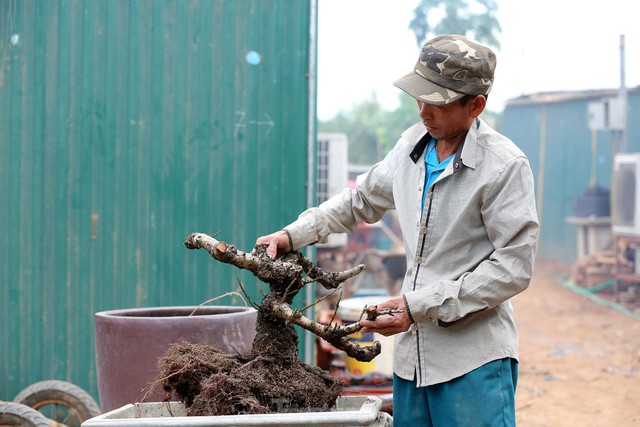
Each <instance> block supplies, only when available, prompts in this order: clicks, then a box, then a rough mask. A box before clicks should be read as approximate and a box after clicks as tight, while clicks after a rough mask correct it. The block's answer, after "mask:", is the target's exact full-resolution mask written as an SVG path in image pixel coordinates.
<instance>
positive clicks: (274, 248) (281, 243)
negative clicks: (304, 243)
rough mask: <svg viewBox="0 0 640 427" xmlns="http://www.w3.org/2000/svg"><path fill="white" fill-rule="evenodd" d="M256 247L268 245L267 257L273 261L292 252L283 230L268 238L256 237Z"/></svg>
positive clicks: (287, 236)
mask: <svg viewBox="0 0 640 427" xmlns="http://www.w3.org/2000/svg"><path fill="white" fill-rule="evenodd" d="M256 245H268V246H267V255H269V256H270V257H271V258H273V259H276V257H280V256H282V255H284V254H285V253H287V252H291V251H292V250H293V248H292V247H291V243H290V242H289V235H288V234H287V232H286V231H284V230H280V231H276V232H275V233H272V234H269V235H268V236H262V237H258V240H256Z"/></svg>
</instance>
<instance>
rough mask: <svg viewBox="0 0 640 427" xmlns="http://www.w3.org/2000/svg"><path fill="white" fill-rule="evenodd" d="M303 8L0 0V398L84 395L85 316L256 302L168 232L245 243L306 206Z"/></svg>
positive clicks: (303, 4) (309, 45) (277, 2)
mask: <svg viewBox="0 0 640 427" xmlns="http://www.w3.org/2000/svg"><path fill="white" fill-rule="evenodd" d="M314 8H315V3H313V2H309V1H299V0H261V1H249V0H236V1H231V0H227V1H224V0H217V1H216V0H211V1H160V0H158V1H154V0H141V1H124V0H113V1H107V0H101V1H84V0H46V1H44V0H42V1H35V0H0V348H2V351H0V400H10V399H12V398H13V397H14V395H15V394H16V393H17V392H18V391H19V390H21V389H22V388H24V387H26V386H28V385H30V384H32V383H33V382H36V381H40V380H44V379H62V380H67V381H71V382H73V383H74V384H77V385H79V386H80V387H82V388H84V389H85V390H87V391H89V392H90V393H91V394H92V395H94V396H95V397H96V398H97V385H96V375H95V357H94V341H93V328H94V322H93V314H94V313H95V312H98V311H102V310H109V309H116V308H128V307H141V306H157V305H162V306H167V305H197V304H199V303H201V302H203V301H205V300H207V299H209V298H212V297H215V296H218V295H221V294H223V293H225V292H227V291H230V290H235V289H237V287H238V285H237V279H240V280H241V281H242V282H244V284H245V285H247V286H246V287H247V288H248V289H250V290H252V291H251V293H252V295H253V297H254V298H256V299H258V300H259V295H260V293H259V292H258V289H257V288H258V286H259V285H258V283H256V281H255V279H254V278H253V276H252V275H251V274H246V273H244V272H242V271H240V270H237V269H235V268H232V267H229V266H226V265H221V264H219V263H217V262H214V261H213V260H212V259H211V258H210V257H209V256H208V255H207V254H206V253H204V252H203V251H199V252H193V251H188V250H187V249H185V248H184V247H183V246H182V242H183V240H184V238H185V237H186V236H187V235H188V234H189V233H190V232H193V231H201V232H206V233H209V234H213V233H217V232H220V234H219V236H218V239H220V240H223V241H227V242H231V243H234V244H236V246H238V247H239V248H241V249H244V250H250V249H251V248H252V247H253V243H254V242H255V239H256V237H257V236H259V235H262V234H265V233H267V232H270V231H274V230H276V229H278V228H280V227H282V226H283V225H285V224H286V223H288V222H289V221H291V220H293V219H294V218H295V215H297V213H298V212H299V211H301V210H302V209H303V208H305V207H306V206H307V200H308V199H307V187H308V186H307V178H308V175H309V174H308V168H309V162H308V145H309V135H312V134H313V133H312V132H310V130H313V129H310V128H313V126H314V125H313V120H310V119H309V117H311V116H312V115H313V113H314V111H312V114H311V115H310V114H309V112H310V109H312V110H314V109H315V98H314V94H315V81H314V80H313V79H312V78H310V76H313V75H315V69H313V67H314V65H311V66H310V64H315V58H314V57H313V55H315V47H314V43H315V35H314V34H313V30H314V29H315V23H314V22H313V20H314V19H315V12H314ZM252 51H253V52H257V53H258V54H259V55H260V58H259V59H260V61H259V63H256V62H257V61H255V58H256V57H255V55H254V57H253V58H252V57H249V59H248V58H247V54H248V53H249V52H252ZM310 89H311V90H310ZM310 98H314V99H310ZM312 140H313V138H312ZM311 146H313V143H311ZM311 165H313V163H311ZM217 303H218V304H223V305H226V304H233V305H240V304H242V302H241V301H240V300H231V299H228V300H226V301H225V300H221V301H219V302H217ZM123 351H126V350H123Z"/></svg>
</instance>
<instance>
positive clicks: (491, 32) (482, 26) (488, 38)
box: [409, 0, 502, 48]
mask: <svg viewBox="0 0 640 427" xmlns="http://www.w3.org/2000/svg"><path fill="white" fill-rule="evenodd" d="M497 9H498V6H497V4H496V1H495V0H420V2H419V3H418V6H416V8H415V9H414V11H413V20H411V23H410V24H409V29H411V30H412V31H413V32H414V33H415V36H416V43H417V44H418V46H419V47H421V46H422V45H423V44H424V42H425V41H427V40H428V39H429V38H431V37H434V36H437V35H441V34H461V35H466V36H469V37H471V38H473V39H475V40H477V41H479V42H481V43H486V44H487V45H489V46H491V47H495V48H500V42H499V41H498V38H497V34H498V33H500V31H502V28H501V27H500V23H499V22H498V19H497V18H496V15H495V14H496V11H497Z"/></svg>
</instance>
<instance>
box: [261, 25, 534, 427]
mask: <svg viewBox="0 0 640 427" xmlns="http://www.w3.org/2000/svg"><path fill="white" fill-rule="evenodd" d="M495 65H496V57H495V54H494V53H493V52H492V51H491V50H490V49H489V48H487V47H485V46H483V45H481V44H479V43H477V42H475V41H473V40H470V39H468V38H466V37H463V36H459V35H448V36H441V37H436V38H434V39H432V40H429V41H428V42H426V43H425V45H424V46H423V48H422V52H421V54H420V57H419V59H418V62H417V63H416V65H415V67H414V70H413V71H412V72H411V73H409V74H408V75H406V76H404V77H402V78H401V79H399V80H397V81H396V82H395V83H394V84H395V85H396V86H397V87H399V88H400V89H402V90H403V91H405V92H406V93H408V94H409V95H411V96H412V97H414V98H415V99H416V100H417V104H418V109H419V115H420V118H421V122H419V123H417V124H416V125H414V126H412V127H411V128H409V129H407V130H406V131H405V132H404V133H403V134H402V136H401V137H400V139H399V141H398V142H397V144H396V146H395V147H394V148H393V150H392V151H391V152H390V153H389V154H388V155H387V156H386V157H385V159H384V160H382V161H381V162H379V163H378V164H376V165H374V166H372V167H371V169H370V170H369V171H368V172H367V173H365V174H363V175H361V176H359V177H358V179H357V183H356V188H355V189H346V190H344V191H343V192H342V193H341V194H340V195H338V196H336V197H334V198H332V199H330V200H328V201H327V202H325V203H323V204H322V205H320V206H319V207H318V208H312V209H309V210H307V211H305V212H303V213H302V214H301V215H300V216H299V218H298V219H297V220H296V221H295V222H293V223H292V224H290V225H288V226H287V227H285V228H284V230H282V231H279V232H277V233H274V234H271V235H269V236H263V237H260V238H259V239H258V240H257V243H263V244H268V250H267V251H268V253H269V254H270V255H271V256H272V257H275V256H276V255H277V254H278V253H281V252H286V251H290V250H294V249H298V248H301V247H303V246H305V245H309V244H313V243H315V242H322V241H324V240H325V239H326V237H327V236H328V235H329V234H330V233H343V232H351V231H353V230H354V229H355V227H356V224H357V222H358V221H359V220H364V221H366V222H369V223H372V222H375V221H378V220H379V219H380V218H382V216H383V214H384V213H385V212H386V211H387V210H389V209H396V211H397V215H398V219H399V222H400V226H401V229H402V235H403V239H404V244H405V249H406V255H407V272H406V275H405V278H404V282H403V286H402V292H401V293H402V295H401V296H399V297H395V298H392V299H390V300H389V301H387V302H385V303H384V304H380V305H379V306H378V308H379V309H382V308H394V309H395V308H400V309H402V310H403V312H402V313H401V314H398V315H394V316H383V317H380V318H378V319H377V320H376V321H366V320H365V321H362V325H363V326H364V329H363V332H378V333H381V334H383V335H386V336H389V335H395V336H396V339H395V350H394V390H393V412H394V425H396V426H418V425H420V426H438V427H440V426H475V425H478V426H480V425H481V426H503V425H504V426H514V425H515V388H516V382H517V369H518V362H517V357H518V337H517V331H516V325H515V321H514V316H513V311H512V306H511V303H510V302H509V299H510V298H511V297H513V296H514V295H516V294H518V293H520V292H522V291H523V290H524V289H526V288H527V287H528V285H529V281H530V279H531V275H532V272H533V264H534V258H535V250H536V245H537V238H538V229H539V224H538V219H537V214H536V208H535V200H534V188H533V176H532V173H531V168H530V166H529V162H528V160H527V158H526V157H525V155H524V154H523V153H522V152H521V151H520V150H519V149H518V148H517V147H516V146H515V144H514V143H513V142H511V141H510V140H509V139H507V138H506V137H504V136H502V135H500V134H499V133H498V132H496V131H495V130H493V129H491V128H490V127H489V126H488V125H487V124H486V123H485V122H484V121H483V120H482V119H480V118H479V117H478V116H479V115H480V113H482V111H483V110H484V108H485V105H486V102H487V101H486V97H487V95H488V94H489V92H490V90H491V87H492V85H493V78H494V70H495Z"/></svg>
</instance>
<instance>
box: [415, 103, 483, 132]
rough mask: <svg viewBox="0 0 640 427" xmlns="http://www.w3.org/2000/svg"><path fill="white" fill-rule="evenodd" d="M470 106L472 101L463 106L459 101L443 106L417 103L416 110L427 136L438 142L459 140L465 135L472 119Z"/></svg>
mask: <svg viewBox="0 0 640 427" xmlns="http://www.w3.org/2000/svg"><path fill="white" fill-rule="evenodd" d="M472 104H473V100H470V101H469V102H467V104H465V105H462V103H461V102H460V101H459V100H458V101H455V102H452V103H451V104H445V105H431V104H426V103H424V102H422V101H418V109H419V110H420V118H421V119H422V123H424V125H425V127H426V128H427V131H428V132H429V134H430V135H431V136H432V137H434V138H435V139H436V140H438V141H447V140H456V139H459V138H460V137H461V136H464V135H465V134H466V133H467V131H468V130H469V127H470V126H471V123H472V122H473V119H474V113H473V106H472Z"/></svg>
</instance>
